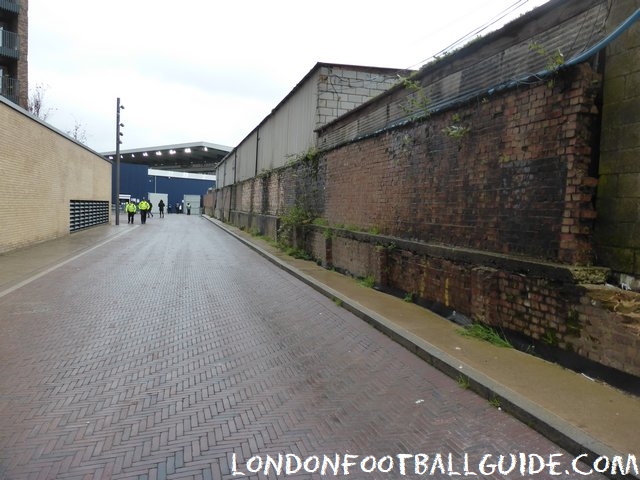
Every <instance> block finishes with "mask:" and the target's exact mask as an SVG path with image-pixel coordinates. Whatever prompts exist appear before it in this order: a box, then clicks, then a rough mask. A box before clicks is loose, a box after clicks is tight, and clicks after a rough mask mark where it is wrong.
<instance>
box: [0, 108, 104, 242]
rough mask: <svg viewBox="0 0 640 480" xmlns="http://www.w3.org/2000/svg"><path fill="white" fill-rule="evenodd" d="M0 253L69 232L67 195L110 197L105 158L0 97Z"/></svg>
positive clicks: (91, 197)
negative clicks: (0, 196)
mask: <svg viewBox="0 0 640 480" xmlns="http://www.w3.org/2000/svg"><path fill="white" fill-rule="evenodd" d="M0 125H3V128H2V131H0V152H2V156H1V160H0V192H2V200H3V202H2V203H3V204H4V205H5V206H6V208H2V209H0V225H2V229H0V253H2V252H7V251H10V250H13V249H15V248H20V247H25V246H28V245H30V244H34V243H37V242H42V241H45V240H50V239H54V238H57V237H61V236H64V235H68V234H69V229H70V208H69V202H70V200H98V201H106V202H109V203H110V199H111V163H110V162H108V161H107V160H105V159H104V158H103V157H101V156H100V155H98V154H97V153H95V152H93V151H91V150H89V149H87V148H85V147H83V146H82V145H80V144H78V143H75V142H73V141H72V140H70V139H69V138H68V137H66V136H64V135H62V134H60V133H58V132H56V131H55V130H52V129H50V128H49V127H47V126H45V125H44V124H42V123H40V122H38V121H36V120H34V119H33V118H32V117H30V116H29V115H27V114H26V113H24V111H22V110H20V109H17V108H16V107H15V106H13V104H11V103H10V102H4V101H0Z"/></svg>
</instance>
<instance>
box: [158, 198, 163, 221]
mask: <svg viewBox="0 0 640 480" xmlns="http://www.w3.org/2000/svg"><path fill="white" fill-rule="evenodd" d="M158 210H159V211H160V218H164V200H162V199H160V201H159V202H158Z"/></svg>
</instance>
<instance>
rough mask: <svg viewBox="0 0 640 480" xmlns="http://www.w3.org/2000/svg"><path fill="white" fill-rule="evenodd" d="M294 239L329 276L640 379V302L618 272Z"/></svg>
mask: <svg viewBox="0 0 640 480" xmlns="http://www.w3.org/2000/svg"><path fill="white" fill-rule="evenodd" d="M302 230H303V231H302V232H301V233H298V234H297V235H295V236H294V242H295V244H294V245H293V246H294V247H295V248H298V249H302V250H305V251H306V252H308V253H310V254H311V255H312V256H313V258H314V259H315V260H316V261H317V262H318V263H319V264H322V265H323V266H325V267H327V268H333V269H335V270H336V271H339V272H341V273H344V274H347V275H351V276H354V277H356V278H367V277H368V278H372V279H373V280H374V281H375V285H376V287H377V288H378V289H380V290H383V291H386V292H388V293H391V294H394V295H396V296H400V297H403V296H404V297H405V298H406V299H407V301H412V302H415V303H417V304H419V305H421V306H424V307H426V308H429V309H430V310H433V311H435V312H436V313H438V314H440V315H442V316H445V317H447V318H451V319H452V320H454V321H455V318H454V317H461V318H462V317H464V318H465V319H466V320H467V321H475V322H480V323H483V324H485V325H489V326H492V327H495V328H498V329H500V330H503V331H505V332H515V333H517V334H519V335H521V336H522V337H521V338H524V339H529V340H528V343H527V345H529V347H530V348H534V347H535V345H543V346H544V347H545V348H546V349H547V350H550V351H556V352H565V356H570V357H571V358H582V359H583V360H584V364H585V365H587V364H589V363H598V364H600V365H603V366H605V367H609V368H612V369H615V370H617V371H620V372H624V373H626V374H631V375H635V376H640V356H639V355H638V354H637V352H638V351H640V294H637V293H635V292H626V291H623V290H621V289H618V288H615V287H612V286H611V285H608V284H606V280H607V278H608V275H609V270H608V269H606V268H602V267H577V266H573V265H562V264H554V263H548V262H541V261H537V260H535V259H529V258H525V257H522V258H521V257H515V256H509V255H499V254H496V253H492V252H482V251H475V250H471V249H463V248H455V247H449V246H445V245H430V244H425V243H420V242H412V241H407V240H402V239H398V238H393V237H387V236H382V235H374V234H370V233H365V232H354V231H349V230H343V229H336V228H330V227H323V226H317V225H308V226H306V227H305V228H304V229H302Z"/></svg>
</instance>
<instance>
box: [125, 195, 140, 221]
mask: <svg viewBox="0 0 640 480" xmlns="http://www.w3.org/2000/svg"><path fill="white" fill-rule="evenodd" d="M124 210H125V211H126V212H127V223H133V219H134V216H135V214H136V211H137V210H138V207H136V203H135V202H134V201H132V200H131V199H129V201H128V202H127V204H126V205H125V206H124Z"/></svg>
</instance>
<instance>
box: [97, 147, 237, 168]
mask: <svg viewBox="0 0 640 480" xmlns="http://www.w3.org/2000/svg"><path fill="white" fill-rule="evenodd" d="M231 150H233V148H232V147H225V146H223V145H216V144H214V143H207V142H194V143H180V144H176V145H164V146H159V147H146V148H134V149H131V150H120V161H121V162H123V163H134V164H138V165H147V166H149V168H155V169H158V170H171V171H174V172H190V173H208V174H215V169H216V167H217V166H218V164H219V163H220V162H221V161H222V159H223V158H224V157H225V156H226V155H227V154H228V153H229V152H230V151H231ZM102 155H103V156H104V157H106V158H108V159H109V160H114V161H115V159H116V152H115V151H114V152H106V153H103V154H102Z"/></svg>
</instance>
